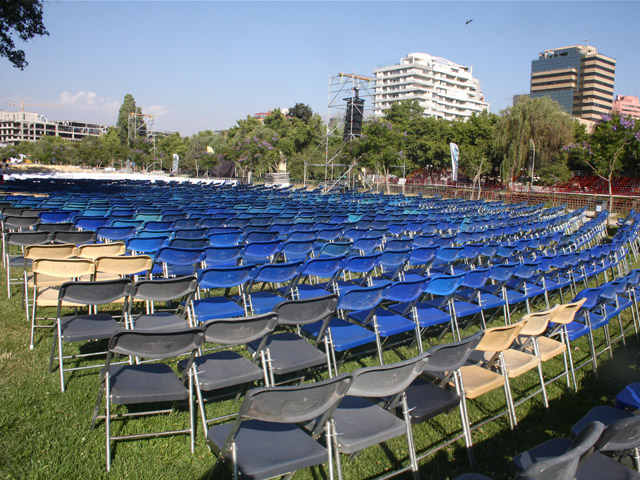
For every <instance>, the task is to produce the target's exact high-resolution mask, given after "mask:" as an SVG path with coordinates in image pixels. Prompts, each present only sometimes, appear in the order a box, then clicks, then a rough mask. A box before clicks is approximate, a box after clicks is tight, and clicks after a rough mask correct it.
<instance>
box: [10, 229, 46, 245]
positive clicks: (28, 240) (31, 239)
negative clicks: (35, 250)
mask: <svg viewBox="0 0 640 480" xmlns="http://www.w3.org/2000/svg"><path fill="white" fill-rule="evenodd" d="M50 241H51V234H50V233H49V232H13V233H7V236H6V237H5V242H6V243H7V244H8V245H17V246H20V247H26V246H28V245H46V244H48V243H49V242H50Z"/></svg>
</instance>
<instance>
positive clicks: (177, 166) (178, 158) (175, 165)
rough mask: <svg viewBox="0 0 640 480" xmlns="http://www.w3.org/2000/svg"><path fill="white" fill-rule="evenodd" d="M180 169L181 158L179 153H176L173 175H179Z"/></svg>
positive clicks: (172, 169) (172, 167) (174, 155)
mask: <svg viewBox="0 0 640 480" xmlns="http://www.w3.org/2000/svg"><path fill="white" fill-rule="evenodd" d="M179 167H180V156H179V155H178V154H177V153H174V154H173V165H172V166H171V173H172V174H173V175H177V174H178V168H179Z"/></svg>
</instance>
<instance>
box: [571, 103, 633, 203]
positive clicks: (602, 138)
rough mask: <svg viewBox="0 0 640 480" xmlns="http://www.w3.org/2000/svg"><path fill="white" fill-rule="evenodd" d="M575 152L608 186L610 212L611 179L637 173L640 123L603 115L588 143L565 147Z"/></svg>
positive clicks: (611, 199)
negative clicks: (624, 172) (630, 172)
mask: <svg viewBox="0 0 640 480" xmlns="http://www.w3.org/2000/svg"><path fill="white" fill-rule="evenodd" d="M564 150H567V151H578V152H580V153H581V159H582V160H583V161H584V162H585V163H586V164H587V165H588V166H589V167H590V168H591V169H592V170H593V173H594V174H596V175H597V176H598V177H600V178H601V179H603V180H604V181H605V182H607V186H608V190H609V212H611V211H612V209H613V177H614V175H615V174H616V173H619V172H621V171H623V170H626V171H635V172H637V171H638V162H639V159H640V122H636V121H635V120H634V119H633V118H632V117H621V116H620V115H618V114H617V113H613V114H611V115H602V120H601V121H600V122H599V123H598V124H597V125H596V126H595V128H594V130H593V133H591V135H590V136H589V141H588V142H584V141H583V142H581V143H572V144H570V145H567V146H565V147H564Z"/></svg>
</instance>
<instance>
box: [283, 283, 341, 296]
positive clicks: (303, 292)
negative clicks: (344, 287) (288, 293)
mask: <svg viewBox="0 0 640 480" xmlns="http://www.w3.org/2000/svg"><path fill="white" fill-rule="evenodd" d="M296 290H297V291H298V298H299V299H301V300H305V299H308V298H316V297H324V296H325V295H329V294H330V293H332V292H330V291H328V290H325V289H324V288H322V287H320V286H317V285H308V284H306V283H304V284H298V285H297V286H296ZM278 291H280V292H282V293H284V291H285V288H282V289H278Z"/></svg>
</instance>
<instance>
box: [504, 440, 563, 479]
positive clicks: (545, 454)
mask: <svg viewBox="0 0 640 480" xmlns="http://www.w3.org/2000/svg"><path fill="white" fill-rule="evenodd" d="M570 446H571V440H570V439H568V438H552V439H551V440H547V441H546V442H544V443H541V444H540V445H536V446H535V447H533V448H530V449H529V450H527V451H525V452H522V453H519V454H518V455H516V456H515V457H513V460H512V463H513V466H514V467H515V468H516V470H517V471H520V470H524V469H525V468H528V467H529V466H531V465H533V464H534V463H536V462H539V461H541V460H546V459H548V458H553V457H557V456H558V455H562V454H563V453H565V452H566V451H567V450H569V447H570Z"/></svg>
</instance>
